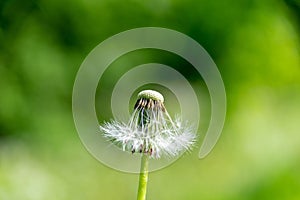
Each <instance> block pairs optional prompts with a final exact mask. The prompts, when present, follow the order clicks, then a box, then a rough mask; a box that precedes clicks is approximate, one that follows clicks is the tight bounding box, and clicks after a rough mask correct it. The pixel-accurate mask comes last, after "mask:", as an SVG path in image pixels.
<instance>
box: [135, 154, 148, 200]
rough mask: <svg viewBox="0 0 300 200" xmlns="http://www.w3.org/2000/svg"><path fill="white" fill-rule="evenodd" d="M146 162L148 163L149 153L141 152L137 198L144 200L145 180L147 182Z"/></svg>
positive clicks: (145, 191)
mask: <svg viewBox="0 0 300 200" xmlns="http://www.w3.org/2000/svg"><path fill="white" fill-rule="evenodd" d="M148 164H149V155H148V154H145V153H143V155H142V160H141V171H140V180H139V188H138V196H137V200H146V193H147V182H148Z"/></svg>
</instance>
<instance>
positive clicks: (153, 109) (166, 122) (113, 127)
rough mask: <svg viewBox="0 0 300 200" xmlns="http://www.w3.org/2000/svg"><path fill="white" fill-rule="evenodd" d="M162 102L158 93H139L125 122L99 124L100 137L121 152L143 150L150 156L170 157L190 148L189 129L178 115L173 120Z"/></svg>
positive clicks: (191, 135) (191, 136)
mask: <svg viewBox="0 0 300 200" xmlns="http://www.w3.org/2000/svg"><path fill="white" fill-rule="evenodd" d="M163 102H164V98H163V96H162V95H161V94H160V93H159V92H156V91H154V90H144V91H142V92H140V93H139V94H138V98H137V101H136V104H135V106H134V111H133V113H132V115H131V117H130V119H129V122H128V123H124V122H118V121H115V120H113V121H111V122H106V123H104V124H103V125H102V126H100V129H101V130H102V132H103V133H104V137H106V138H107V139H108V140H109V141H111V142H112V143H113V144H115V145H117V146H119V147H120V148H121V149H122V150H123V151H128V152H131V153H146V154H149V155H150V157H152V158H160V157H162V156H167V157H174V156H177V155H179V154H180V153H182V152H183V151H186V150H191V148H192V146H193V144H194V142H195V141H196V135H195V134H194V133H193V131H192V128H191V127H190V126H188V125H187V123H183V122H182V121H181V120H180V118H176V119H175V120H174V121H173V120H172V119H171V117H170V115H169V114H168V112H167V110H166V109H165V106H164V104H163Z"/></svg>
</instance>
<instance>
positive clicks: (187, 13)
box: [0, 0, 300, 200]
mask: <svg viewBox="0 0 300 200" xmlns="http://www.w3.org/2000/svg"><path fill="white" fill-rule="evenodd" d="M0 11H1V15H0V92H1V96H0V199H1V200H20V199H22V200H41V199H43V200H48V199H49V200H53V199H57V200H67V199H70V200H71V199H72V200H77V199H78V200H82V199H118V200H121V199H124V200H125V199H135V198H136V192H137V183H138V176H137V175H132V174H125V173H120V172H117V171H115V170H112V169H110V168H108V167H106V166H104V165H102V164H101V163H99V162H98V161H97V160H95V159H94V158H93V157H92V156H91V155H90V154H89V153H88V152H87V151H86V150H85V148H84V147H83V145H82V144H81V142H80V140H79V137H78V135H77V132H76V130H75V127H74V123H73V118H72V107H71V103H72V87H73V82H74V80H75V76H76V72H77V70H78V69H79V67H80V64H81V62H82V61H83V60H84V58H85V57H86V55H87V54H88V53H89V52H90V51H91V50H92V49H93V48H94V47H95V46H96V45H97V44H99V43H100V42H101V41H103V40H105V39H106V38H108V37H109V36H111V35H114V34H116V33H119V32H121V31H125V30H127V29H131V28H137V27H144V26H158V27H165V28H170V29H174V30H177V31H180V32H182V33H185V34H187V35H189V36H191V37H192V38H194V39H195V40H197V41H198V42H199V43H200V44H201V45H202V46H203V47H204V48H205V49H206V50H207V51H208V53H209V54H210V55H211V57H212V58H213V59H214V61H215V62H216V64H217V66H218V68H219V70H220V72H221V74H222V77H223V80H224V84H225V87H226V91H227V100H228V112H227V119H226V123H225V127H224V131H223V133H222V136H221V139H220V140H219V142H218V144H217V145H216V147H215V148H214V150H213V152H212V153H211V154H210V155H209V156H208V157H206V158H205V159H203V160H198V159H197V153H198V148H196V149H195V150H194V152H193V153H192V154H191V155H187V156H184V157H182V158H181V159H179V160H178V161H177V162H176V163H175V164H173V165H171V166H170V167H168V168H166V169H163V170H160V171H157V172H154V173H151V174H150V180H149V187H148V199H149V200H151V199H155V200H160V199H172V200H182V199H189V200H194V199H195V200H196V199H209V200H233V199H246V200H248V199H249V200H252V199H263V200H266V199H272V200H276V199H278V200H296V199H300V190H299V188H300V172H299V169H300V125H299V124H300V34H299V33H300V25H299V24H300V1H299V0H286V1H279V0H265V1H261V0H244V1H233V0H227V1H221V0H218V1H204V0H198V1H196V0H194V1H192V0H187V1H180V0H160V1H159V0H153V1H141V0H128V1H117V0H102V1H99V0H72V1H71V0H65V1H58V0H51V1H50V0H38V1H34V0H28V1H22V0H1V1H0ZM147 55H152V57H155V56H153V55H155V54H145V55H144V56H142V57H139V58H140V59H141V60H143V58H147V59H148V60H150V61H151V56H148V57H147ZM133 57H134V56H133ZM160 58H162V59H161V60H162V62H165V63H170V64H172V63H173V64H174V65H176V63H177V62H176V58H174V59H173V57H170V56H163V55H161V56H160ZM147 59H146V60H147ZM148 60H147V62H148ZM128 62H129V63H130V61H128ZM120 63H121V64H122V62H120ZM144 63H146V62H144ZM114 69H117V68H114ZM186 69H187V68H181V71H183V73H185V76H186V77H188V78H189V80H190V81H191V82H193V83H194V84H203V83H202V81H201V80H200V79H199V80H198V78H197V77H195V76H194V73H193V72H192V71H189V70H186ZM118 73H120V72H119V71H115V72H112V74H118ZM116 79H117V78H116V77H111V78H108V79H107V80H106V81H105V80H104V82H105V83H106V84H107V87H108V88H109V86H110V85H111V84H113V83H112V82H113V81H114V80H116ZM104 92H107V93H109V92H111V91H109V90H108V89H107V90H105V91H104ZM170 109H171V110H172V108H170ZM106 112H107V113H106ZM106 112H104V113H102V114H103V115H104V116H103V118H106V117H109V116H110V111H109V110H107V111H106Z"/></svg>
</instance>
